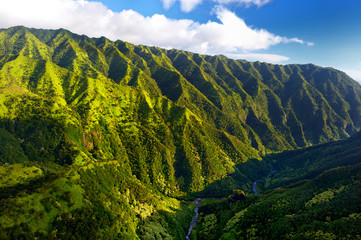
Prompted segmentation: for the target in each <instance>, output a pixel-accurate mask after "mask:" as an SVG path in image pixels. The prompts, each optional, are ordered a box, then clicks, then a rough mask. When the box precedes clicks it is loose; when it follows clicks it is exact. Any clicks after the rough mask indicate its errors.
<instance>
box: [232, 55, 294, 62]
mask: <svg viewBox="0 0 361 240" xmlns="http://www.w3.org/2000/svg"><path fill="white" fill-rule="evenodd" d="M225 56H227V57H229V58H233V59H245V60H248V61H261V62H268V63H280V62H284V61H288V60H289V59H290V58H289V57H285V56H281V55H276V54H264V53H242V54H233V53H227V54H225Z"/></svg>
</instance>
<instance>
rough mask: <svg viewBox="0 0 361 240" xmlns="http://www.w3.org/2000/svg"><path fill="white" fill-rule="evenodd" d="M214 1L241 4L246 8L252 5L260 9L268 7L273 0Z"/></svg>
mask: <svg viewBox="0 0 361 240" xmlns="http://www.w3.org/2000/svg"><path fill="white" fill-rule="evenodd" d="M213 1H215V2H218V3H219V4H229V3H240V4H243V5H245V6H246V7H249V6H251V5H256V6H258V7H261V6H263V5H266V4H267V3H270V2H271V1H272V0H213Z"/></svg>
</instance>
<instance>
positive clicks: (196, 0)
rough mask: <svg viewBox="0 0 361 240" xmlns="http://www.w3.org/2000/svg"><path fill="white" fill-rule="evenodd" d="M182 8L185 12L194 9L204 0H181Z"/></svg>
mask: <svg viewBox="0 0 361 240" xmlns="http://www.w3.org/2000/svg"><path fill="white" fill-rule="evenodd" d="M180 3H181V9H182V11H184V12H190V11H192V10H193V9H194V8H195V7H196V6H197V5H198V4H200V3H202V0H180Z"/></svg>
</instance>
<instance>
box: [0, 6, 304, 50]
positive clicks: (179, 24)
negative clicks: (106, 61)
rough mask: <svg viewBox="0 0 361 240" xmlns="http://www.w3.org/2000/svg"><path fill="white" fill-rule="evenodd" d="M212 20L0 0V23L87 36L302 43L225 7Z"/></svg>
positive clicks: (180, 45)
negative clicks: (253, 23)
mask: <svg viewBox="0 0 361 240" xmlns="http://www.w3.org/2000/svg"><path fill="white" fill-rule="evenodd" d="M215 13H216V16H217V17H218V19H219V20H220V23H218V22H211V21H209V22H207V23H205V24H200V23H198V22H194V21H193V20H187V19H180V20H175V19H169V18H167V17H165V16H164V15H159V14H155V15H153V16H151V17H144V16H143V15H141V14H139V13H137V12H135V11H132V10H124V11H121V12H113V11H111V10H109V9H108V8H107V7H106V6H105V5H103V4H102V3H100V2H88V1H85V0H32V1H29V0H0V27H1V28H7V27H11V26H16V25H24V26H28V27H34V28H46V29H58V28H65V29H68V30H70V31H72V32H75V33H78V34H85V35H88V36H90V37H100V36H105V37H107V38H109V39H111V40H118V39H120V40H123V41H128V42H131V43H134V44H145V45H153V46H159V47H164V48H168V49H169V48H177V49H182V50H188V51H193V52H197V53H203V54H226V53H245V52H249V51H254V50H260V49H267V48H269V47H270V46H272V45H276V44H280V43H290V42H295V43H299V44H304V42H303V41H302V40H300V39H297V38H286V37H282V36H277V35H274V34H272V33H270V32H268V31H267V30H264V29H254V28H251V27H249V26H247V24H246V23H245V22H244V20H243V19H241V18H239V17H237V16H236V15H235V13H233V12H230V11H229V10H227V9H225V8H222V7H217V8H216V10H215Z"/></svg>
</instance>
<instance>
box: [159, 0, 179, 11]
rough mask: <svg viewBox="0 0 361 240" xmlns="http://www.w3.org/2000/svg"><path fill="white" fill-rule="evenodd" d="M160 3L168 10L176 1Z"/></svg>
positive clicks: (165, 0) (168, 0)
mask: <svg viewBox="0 0 361 240" xmlns="http://www.w3.org/2000/svg"><path fill="white" fill-rule="evenodd" d="M162 2H163V7H164V8H165V9H167V10H168V9H169V8H171V7H172V6H173V5H174V3H175V2H176V0H162Z"/></svg>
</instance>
